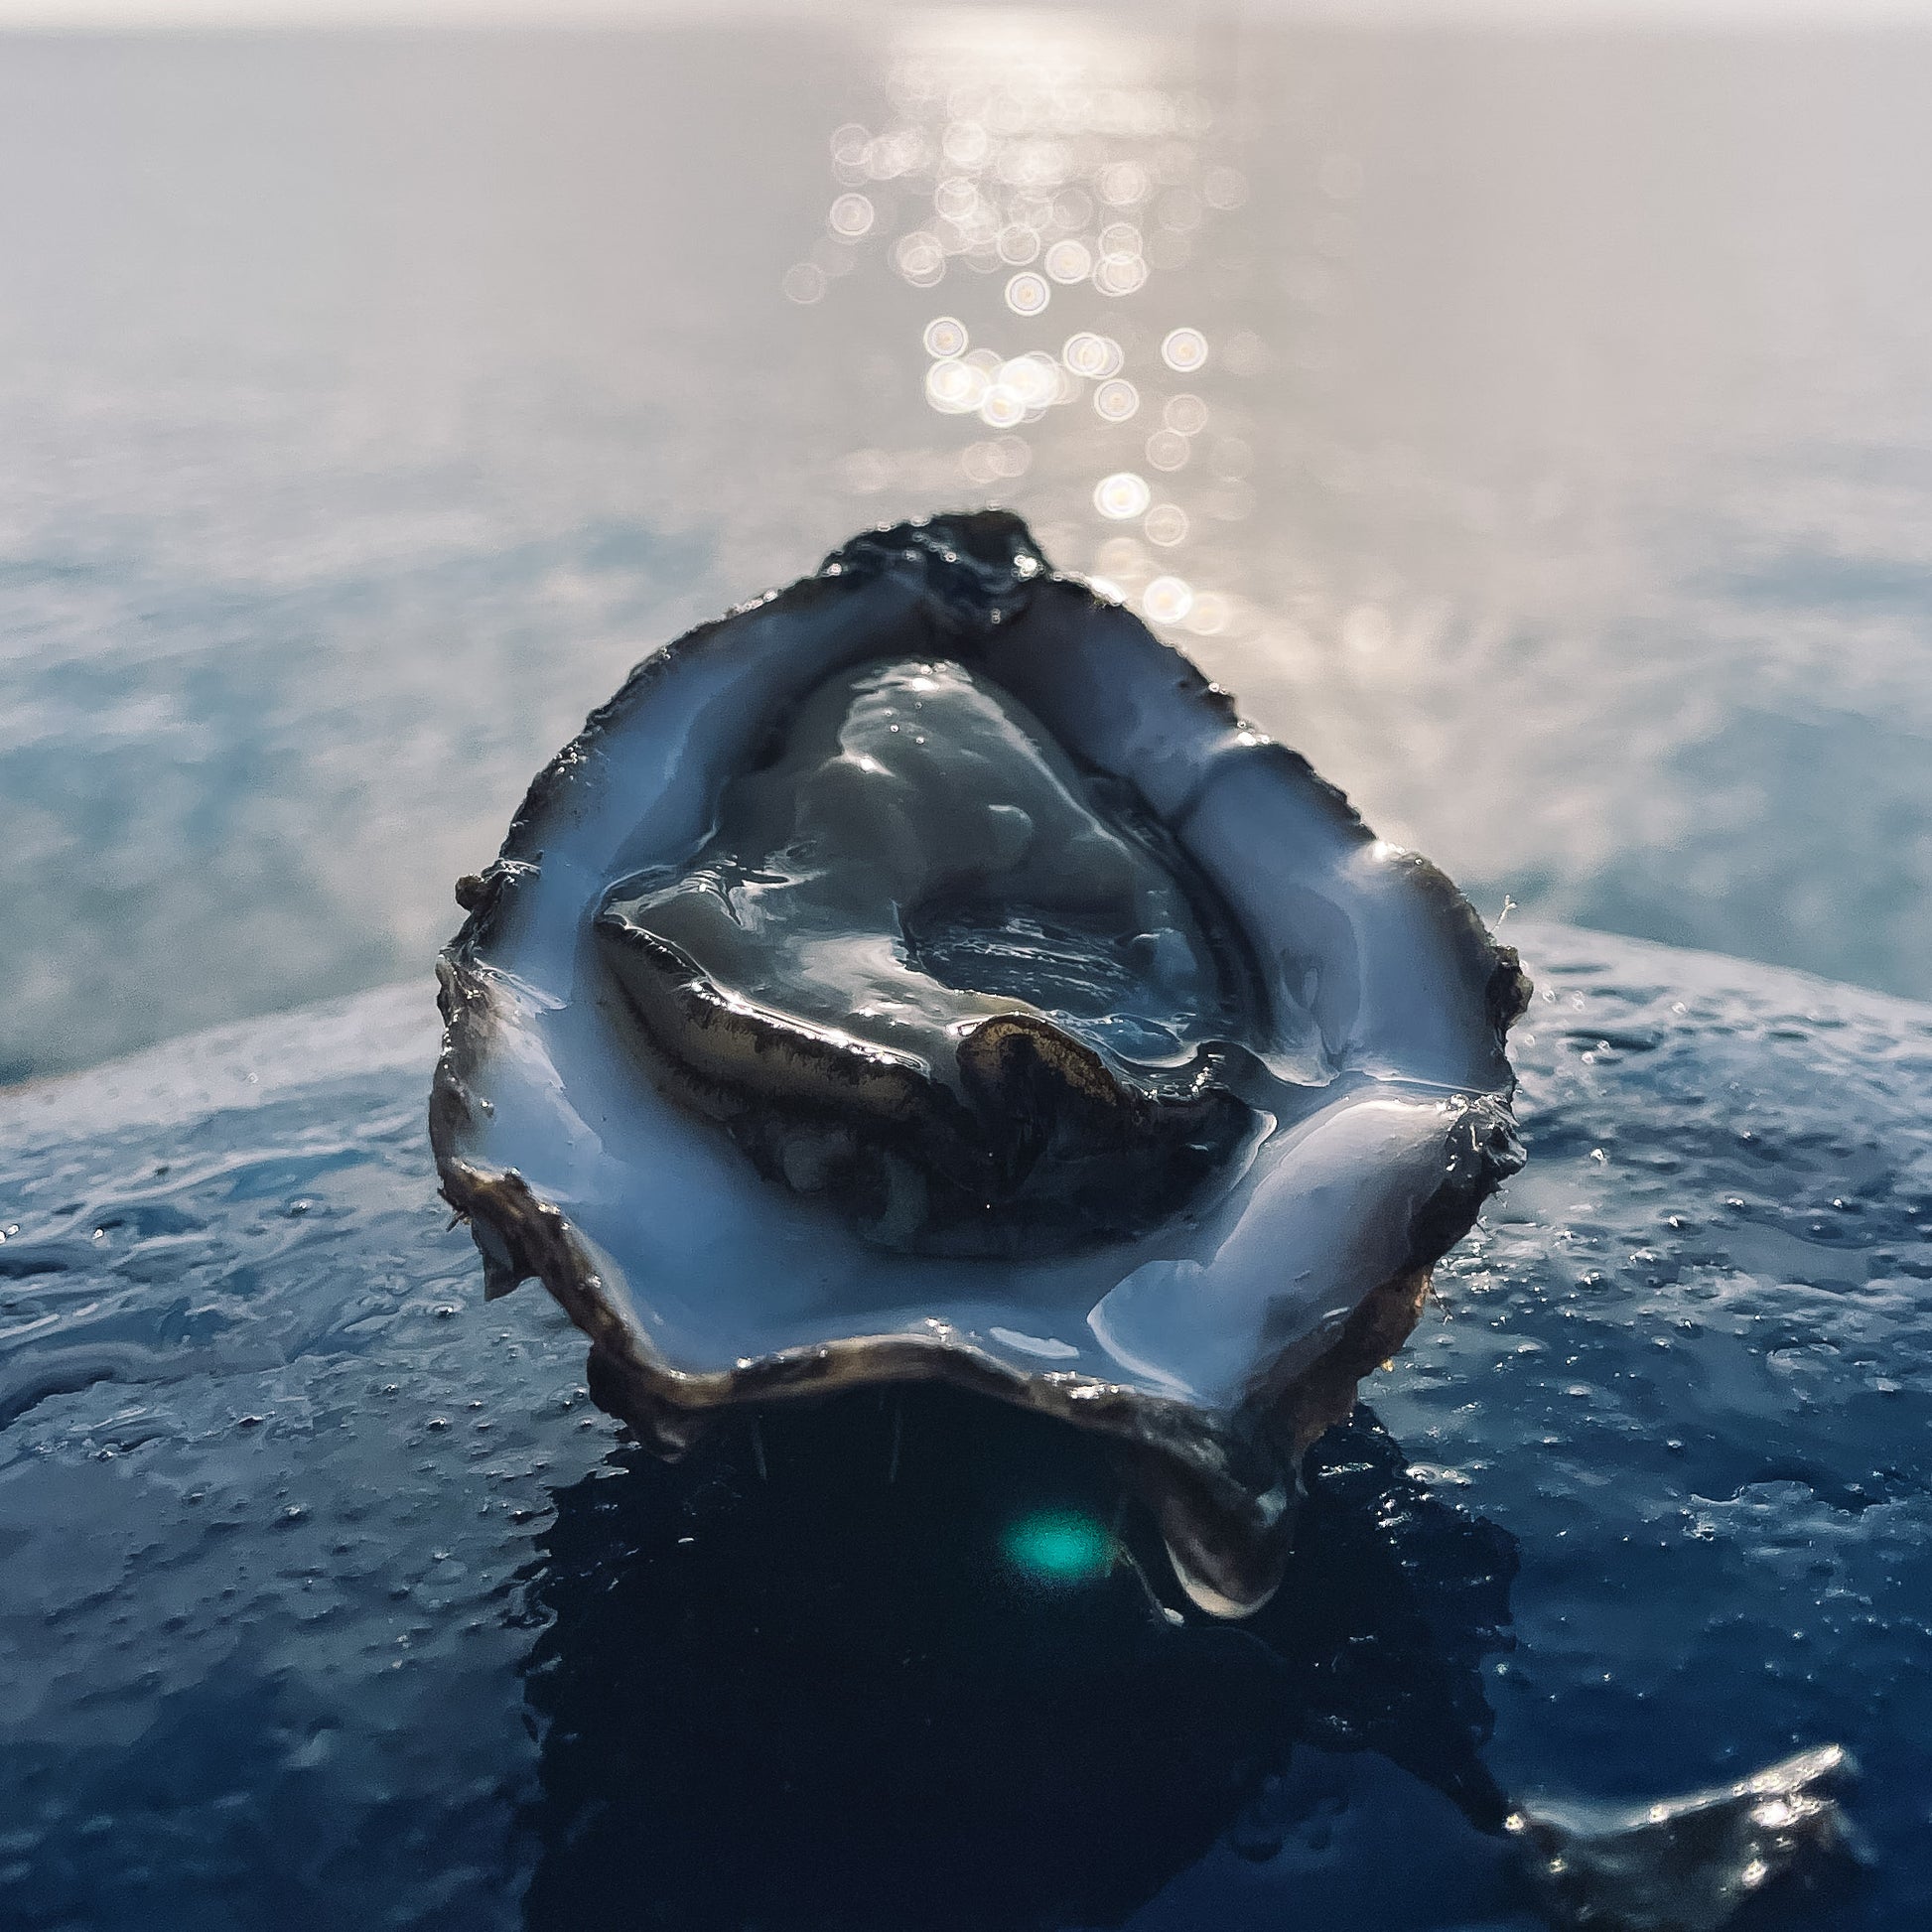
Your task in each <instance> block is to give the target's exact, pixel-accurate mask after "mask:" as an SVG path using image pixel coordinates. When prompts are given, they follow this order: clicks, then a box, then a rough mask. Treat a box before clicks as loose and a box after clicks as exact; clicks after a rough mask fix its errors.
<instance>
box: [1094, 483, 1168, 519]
mask: <svg viewBox="0 0 1932 1932" xmlns="http://www.w3.org/2000/svg"><path fill="white" fill-rule="evenodd" d="M1153 500H1154V491H1153V490H1152V489H1150V488H1149V487H1148V482H1147V479H1146V478H1145V477H1139V476H1136V475H1135V474H1134V472H1133V471H1132V470H1119V471H1116V472H1115V473H1114V475H1113V476H1111V477H1102V478H1101V480H1100V481H1099V482H1098V483H1095V484H1094V486H1093V506H1094V508H1095V509H1097V510H1098V511H1099V512H1100V514H1101V515H1102V516H1105V517H1110V518H1111V519H1112V520H1113V521H1114V522H1116V523H1125V522H1127V521H1128V520H1129V519H1130V518H1132V517H1136V516H1145V515H1146V514H1147V509H1148V505H1149V504H1150V503H1151V502H1152V501H1153Z"/></svg>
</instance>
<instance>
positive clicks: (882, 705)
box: [431, 511, 1528, 1614]
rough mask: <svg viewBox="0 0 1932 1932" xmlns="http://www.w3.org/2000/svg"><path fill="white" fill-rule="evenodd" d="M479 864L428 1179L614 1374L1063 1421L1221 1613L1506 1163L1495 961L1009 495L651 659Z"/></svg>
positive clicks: (1269, 1563)
mask: <svg viewBox="0 0 1932 1932" xmlns="http://www.w3.org/2000/svg"><path fill="white" fill-rule="evenodd" d="M458 896H459V898H460V899H461V900H462V902H463V903H464V904H465V906H466V907H467V908H468V910H469V914H470V916H469V919H468V921H467V923H466V924H465V925H464V928H463V930H462V931H461V932H460V933H459V934H458V936H457V938H456V939H455V940H454V941H453V942H452V944H451V946H450V947H449V948H448V950H447V951H446V952H445V954H444V957H443V960H442V963H441V967H440V972H441V978H442V989H443V990H442V1005H443V1012H444V1018H445V1022H446V1027H447V1032H446V1037H445V1046H444V1052H443V1056H442V1059H441V1062H440V1064H439V1067H438V1071H437V1076H436V1085H435V1091H434V1095H433V1097H432V1102H431V1137H432V1140H433V1142H434V1145H435V1149H436V1155H437V1161H438V1165H439V1168H440V1170H441V1173H442V1176H443V1184H444V1191H445V1193H446V1194H447V1195H448V1197H449V1199H450V1201H451V1202H452V1204H453V1205H454V1206H455V1207H456V1208H457V1209H458V1210H459V1211H461V1212H462V1213H464V1214H465V1215H467V1216H468V1217H469V1220H470V1224H471V1227H472V1230H473V1232H474V1234H475V1236H476V1240H477V1244H478V1246H479V1248H480V1249H481V1250H482V1253H483V1262H484V1272H485V1280H486V1285H487V1289H488V1292H489V1293H490V1294H492V1295H493V1294H498V1293H502V1292H505V1291H506V1290H508V1289H509V1288H511V1287H513V1286H514V1285H515V1284H516V1283H517V1282H518V1281H520V1280H522V1279H524V1278H526V1277H529V1276H533V1275H534V1276H537V1277H540V1278H541V1279H542V1281H543V1282H544V1284H545V1285H546V1287H548V1288H549V1289H550V1291H551V1292H552V1293H553V1294H554V1295H555V1296H556V1297H557V1298H558V1300H559V1301H560V1302H561V1303H562V1304H563V1306H564V1307H565V1308H566V1310H568V1311H569V1312H570V1314H571V1316H572V1318H573V1319H574V1320H576V1321H577V1323H578V1324H579V1325H580V1326H581V1327H583V1328H584V1329H585V1330H586V1332H587V1333H588V1334H589V1335H590V1337H591V1340H592V1350H591V1375H592V1389H593V1393H594V1394H595V1395H596V1396H597V1398H598V1400H599V1401H600V1402H601V1403H603V1404H604V1406H606V1407H607V1408H610V1409H612V1410H614V1411H615V1412H617V1413H619V1414H621V1415H623V1416H624V1417H626V1418H627V1419H628V1420H630V1421H631V1422H632V1423H633V1424H634V1425H635V1426H636V1427H637V1428H638V1429H639V1430H640V1431H641V1432H642V1433H643V1434H644V1435H645V1436H646V1438H647V1439H648V1440H650V1441H651V1442H653V1443H654V1444H655V1445H656V1446H657V1447H659V1448H660V1449H664V1450H666V1451H674V1450H675V1449H678V1448H679V1447H681V1446H682V1445H683V1444H685V1443H686V1442H688V1441H689V1440H690V1438H691V1436H692V1434H693V1433H694V1431H695V1430H696V1429H697V1428H698V1427H700V1426H701V1425H702V1423H703V1422H704V1420H705V1419H706V1417H707V1416H709V1415H710V1414H712V1413H714V1412H716V1411H718V1410H719V1409H721V1408H724V1407H726V1406H728V1405H731V1404H736V1403H746V1402H759V1401H764V1400H768V1399H774V1398H778V1397H789V1396H800V1395H809V1394H812V1393H814V1392H820V1391H825V1390H829V1389H832V1388H835V1387H839V1386H846V1385H851V1384H854V1383H862V1382H881V1383H883V1382H891V1381H896V1380H908V1379H922V1378H939V1379H944V1380H948V1381H951V1382H954V1383H957V1384H960V1385H962V1386H965V1387H968V1388H973V1389H978V1390H982V1391H984V1392H986V1393H988V1394H992V1395H995V1396H999V1397H1002V1398H1004V1399H1006V1400H1009V1401H1013V1402H1018V1403H1023V1404H1026V1405H1029V1406H1031V1407H1035V1408H1037V1409H1041V1410H1044V1411H1046V1412H1048V1413H1051V1414H1054V1415H1058V1416H1060V1417H1063V1418H1065V1419H1066V1420H1068V1421H1072V1422H1075V1423H1079V1424H1081V1425H1084V1426H1086V1427H1089V1428H1092V1429H1096V1430H1100V1431H1102V1432H1105V1433H1106V1434H1107V1435H1109V1436H1110V1437H1111V1438H1113V1439H1114V1441H1115V1442H1116V1444H1117V1446H1118V1449H1119V1452H1120V1460H1121V1463H1122V1467H1123V1470H1124V1471H1125V1473H1126V1474H1127V1476H1128V1478H1129V1480H1130V1482H1131V1483H1132V1484H1133V1485H1134V1486H1135V1487H1136V1488H1137V1489H1138V1491H1139V1493H1140V1494H1141V1495H1142V1496H1143V1497H1144V1499H1145V1500H1146V1501H1147V1502H1148V1503H1149V1504H1150V1505H1151V1506H1152V1508H1153V1509H1154V1511H1155V1513H1156V1515H1157V1517H1158V1518H1159V1521H1160V1523H1161V1527H1162V1530H1163V1533H1164V1534H1165V1536H1166V1538H1167V1542H1168V1546H1169V1549H1170V1551H1171V1553H1172V1554H1173V1559H1174V1565H1175V1569H1176V1572H1177V1574H1178V1575H1179V1577H1180V1579H1181V1581H1182V1583H1183V1584H1184V1586H1185V1587H1186V1588H1187V1589H1188V1591H1189V1593H1190V1594H1191V1595H1192V1596H1193V1597H1194V1599H1195V1600H1196V1601H1197V1602H1199V1603H1201V1604H1202V1605H1203V1606H1204V1607H1206V1608H1208V1609H1211V1610H1213V1611H1215V1612H1217V1613H1220V1614H1239V1613H1242V1612H1244V1611H1247V1610H1250V1609H1252V1608H1254V1607H1256V1606H1257V1605H1258V1604H1259V1603H1261V1602H1263V1601H1265V1600H1266V1598H1267V1596H1268V1594H1269V1593H1270V1591H1271V1590H1272V1589H1273V1587H1274V1586H1275V1583H1276V1581H1277V1580H1278V1579H1279V1576H1280V1573H1281V1567H1282V1563H1283V1560H1284V1558H1285V1554H1286V1550H1287V1543H1288V1538H1289V1535H1290V1531H1291V1528H1292V1521H1293V1496H1294V1492H1295V1482H1294V1475H1293V1471H1294V1468H1295V1466H1296V1464H1297V1462H1298V1461H1299V1458H1300V1454H1301V1451H1302V1450H1303V1449H1306V1447H1307V1445H1308V1443H1309V1442H1310V1441H1311V1440H1312V1438H1313V1436H1314V1435H1315V1434H1317V1433H1318V1432H1319V1430H1320V1429H1322V1428H1323V1427H1325V1426H1326V1425H1327V1424H1328V1423H1329V1422H1330V1421H1333V1420H1335V1419H1336V1418H1338V1417H1339V1416H1340V1415H1342V1414H1345V1413H1346V1411H1347V1409H1348V1407H1349V1406H1350V1404H1351V1403H1352V1401H1353V1398H1354V1390H1355V1385H1356V1383H1357V1381H1358V1380H1359V1379H1360V1377H1361V1376H1362V1375H1363V1374H1365V1373H1366V1372H1367V1371H1368V1370H1369V1369H1371V1368H1373V1367H1374V1366H1376V1365H1377V1364H1378V1363H1380V1362H1382V1361H1383V1360H1385V1359H1386V1358H1387V1357H1388V1356H1389V1355H1390V1354H1392V1353H1393V1352H1394V1350H1395V1349H1396V1348H1397V1347H1398V1346H1400V1344H1401V1342H1402V1340H1403V1339H1404V1338H1405V1336H1406V1335H1407V1333H1408V1331H1409V1329H1410V1328H1411V1327H1412V1326H1413V1324H1414V1322H1415V1319H1416V1316H1417V1313H1418V1311H1419V1310H1420V1307H1421V1302H1422V1297H1423V1294H1424V1292H1425V1290H1426V1287H1427V1282H1428V1274H1429V1269H1430V1268H1431V1266H1432V1265H1433V1264H1434V1262H1435V1261H1436V1260H1437V1259H1438V1258H1439V1257H1440V1256H1441V1255H1442V1254H1443V1253H1444V1252H1445V1251H1446V1250H1447V1249H1448V1248H1449V1246H1450V1245H1451V1244H1452V1243H1453V1242H1454V1241H1455V1240H1457V1239H1458V1238H1459V1237H1460V1236H1461V1235H1462V1234H1463V1233H1464V1232H1466V1230H1467V1229H1468V1227H1469V1225H1470V1224H1471V1223H1472V1221H1473V1219H1474V1217H1475V1214H1476V1212H1477V1210H1478V1208H1479V1207H1480V1205H1481V1203H1482V1201H1483V1200H1484V1198H1485V1197H1486V1196H1487V1195H1488V1194H1489V1192H1490V1191H1491V1190H1492V1189H1493V1188H1494V1187H1495V1186H1496V1184H1497V1183H1498V1181H1499V1180H1500V1179H1501V1178H1502V1177H1504V1176H1505V1175H1506V1174H1508V1173H1511V1172H1513V1171H1514V1169H1515V1168H1516V1167H1517V1166H1518V1165H1520V1160H1521V1156H1520V1153H1519V1152H1518V1149H1517V1146H1516V1142H1515V1138H1514V1134H1513V1131H1512V1126H1511V1120H1510V1113H1509V1099H1510V1094H1511V1091H1512V1086H1513V1082H1512V1076H1511V1073H1510V1069H1509V1064H1508V1061H1507V1059H1506V1057H1505V1054H1504V1035H1505V1034H1506V1032H1507V1029H1508V1027H1509V1024H1510V1022H1511V1021H1512V1020H1513V1019H1514V1018H1515V1017H1516V1015H1517V1014H1518V1013H1519V1012H1520V1011H1521V1009H1522V1005H1523V1003H1524V1001H1525V1000H1526V998H1527V997H1528V983H1527V981H1526V980H1525V979H1524V977H1523V975H1522V972H1521V970H1520V967H1519V965H1518V962H1517V959H1516V956H1515V954H1514V952H1513V951H1511V950H1510V949H1509V948H1507V947H1500V946H1497V945H1495V944H1494V943H1493V942H1492V941H1491V940H1490V938H1489V936H1488V934H1487V933H1486V932H1485V931H1484V929H1483V927H1482V924H1481V922H1480V920H1479V919H1478V918H1477V917H1476V915H1475V913H1474V912H1473V910H1472V909H1471V908H1470V906H1469V905H1468V903H1467V901H1466V900H1464V899H1463V898H1462V897H1461V896H1460V895H1459V894H1458V893H1457V892H1456V891H1455V889H1454V888H1453V887H1452V886H1451V885H1450V884H1449V881H1448V880H1447V879H1446V878H1445V877H1444V876H1443V875H1442V874H1441V873H1440V872H1438V871H1436V869H1435V868H1434V867H1432V866H1430V865H1429V864H1428V862H1427V861H1425V860H1423V859H1420V858H1418V857H1416V856H1415V855H1414V854H1411V853H1408V852H1404V851H1401V850H1398V849H1396V848H1393V847H1390V846H1387V845H1384V844H1382V843H1380V842H1379V841H1377V840H1376V839H1375V838H1374V837H1373V835H1372V834H1371V833H1370V832H1369V831H1368V830H1367V829H1366V828H1365V827H1364V826H1363V825H1362V823H1361V821H1360V819H1359V818H1358V817H1357V816H1356V814H1355V813H1354V812H1353V811H1352V810H1351V809H1350V807H1349V806H1348V804H1347V802H1346V800H1345V799H1344V798H1343V797H1342V796H1341V794H1340V793H1339V792H1337V791H1335V790H1334V789H1333V788H1332V787H1331V786H1329V785H1327V784H1325V783H1323V782H1322V781H1321V780H1320V779H1319V778H1317V777H1316V776H1315V775H1314V773H1313V772H1312V771H1311V769H1310V767H1309V765H1308V764H1307V762H1306V761H1305V760H1303V759H1300V758H1298V757H1296V756H1295V755H1294V754H1293V753H1291V752H1288V751H1286V750H1284V749H1283V748H1282V747H1280V746H1278V745H1275V744H1273V743H1271V742H1270V741H1268V740H1267V739H1265V738H1264V737H1262V736H1261V735H1260V734H1259V733H1257V732H1255V731H1253V730H1252V729H1250V728H1249V727H1247V726H1245V725H1243V724H1242V723H1241V721H1240V720H1239V718H1238V717H1237V716H1236V715H1235V712H1234V710H1233V708H1232V705H1231V704H1230V702H1229V700H1228V699H1227V697H1226V695H1225V694H1224V693H1222V692H1221V691H1219V690H1218V689H1217V688H1215V687H1214V686H1212V685H1210V684H1208V683H1207V682H1206V681H1205V680H1204V679H1203V678H1202V677H1201V676H1200V675H1199V673H1198V672H1196V671H1195V670H1194V669H1193V667H1192V666H1191V665H1190V664H1188V663H1187V661H1186V660H1185V659H1184V658H1183V657H1181V656H1180V655H1179V654H1178V653H1177V652H1175V651H1173V650H1172V649H1171V648H1169V647H1168V646H1167V645H1165V644H1163V643H1161V642H1160V641H1159V640H1158V639H1156V638H1155V637H1154V636H1153V635H1152V634H1151V633H1150V632H1149V631H1148V630H1147V629H1146V628H1145V627H1144V626H1143V625H1142V624H1141V623H1140V622H1139V621H1136V620H1135V619H1134V618H1133V617H1131V616H1130V615H1128V614H1127V613H1126V612H1125V611H1123V610H1121V609H1120V608H1118V607H1117V606H1115V605H1113V604H1111V603H1109V602H1107V601H1105V600H1104V599H1101V598H1099V597H1097V596H1096V595H1095V594H1094V593H1093V592H1092V591H1091V590H1090V589H1088V588H1087V587H1086V586H1085V585H1083V584H1081V583H1079V582H1077V581H1075V580H1071V579H1066V578H1061V577H1057V576H1055V575H1053V574H1052V573H1051V572H1050V571H1049V570H1048V569H1047V567H1046V565H1045V562H1044V560H1043V559H1042V557H1041V556H1040V553H1039V551H1038V549H1037V548H1036V546H1035V544H1034V542H1033V540H1032V538H1031V536H1030V535H1029V533H1028V532H1027V529H1026V527H1025V525H1024V524H1022V523H1021V522H1020V521H1019V520H1018V519H1017V518H1014V517H1012V516H1008V515H1006V514H1004V513H1002V512H997V511H986V512H980V513H976V514H972V515H960V516H947V517H939V518H934V519H932V520H930V521H928V522H921V523H915V524H904V525H899V526H897V527H895V528H893V529H887V530H880V531H876V532H873V533H870V534H868V535H865V536H861V537H859V538H856V539H855V540H854V541H853V542H851V543H849V544H847V545H846V546H845V547H844V548H843V549H842V550H840V551H838V552H837V553H835V554H834V555H833V556H832V557H831V558H829V559H828V560H827V561H826V563H825V565H824V566H823V567H822V568H821V569H820V571H819V572H818V573H817V575H815V576H813V577H810V578H807V579H804V580H802V581H801V582H800V583H798V584H795V585H793V586H792V587H791V588H790V589H789V590H787V591H784V592H782V593H778V594H774V595H772V596H768V597H766V598H764V599H762V600H759V602H756V603H754V604H750V605H747V606H745V607H744V608H742V609H741V610H739V611H736V612H734V613H732V614H731V615H730V616H728V617H726V618H725V619H723V620H721V621H719V622H716V623H713V624H709V625H706V626H703V627H701V628H700V629H698V630H695V631H693V632H691V633H690V634H689V635H688V636H686V637H684V638H682V639H680V640H679V641H678V642H676V643H674V644H672V645H670V646H668V647H667V648H665V649H663V650H661V651H659V652H657V653H656V654H655V655H653V656H651V657H649V658H647V659H646V660H645V661H644V662H643V663H642V664H640V665H639V666H638V667H637V669H636V670H635V671H634V672H633V673H632V674H631V676H630V678H629V680H628V681H627V682H626V683H625V684H624V686H623V688H622V689H621V691H620V692H619V693H618V695H617V696H616V697H615V698H613V699H612V700H611V701H610V703H608V704H607V705H605V706H604V707H603V708H602V709H600V710H599V711H597V712H596V713H594V714H593V715H592V717H591V719H590V721H589V723H588V724H587V725H586V727H585V730H584V732H583V734H582V735H581V736H580V737H579V738H578V739H577V740H576V742H575V743H574V744H572V745H571V746H570V747H569V748H568V749H567V750H565V751H564V752H563V753H562V754H561V755H560V756H559V757H558V758H557V759H556V760H555V761H554V762H553V763H552V764H551V765H550V766H549V767H548V768H547V769H546V770H545V771H544V772H543V773H542V774H541V775H540V776H539V777H538V778H537V780H536V782H535V783H534V784H533V785H532V787H531V789H530V793H529V796H528V797H527V798H526V800H525V801H524V804H523V807H522V809H521V810H520V811H519V812H518V814H517V816H516V818H515V820H514V822H513V823H512V825H511V827H510V832H509V836H508V838H507V839H506V841H505V843H504V846H503V849H502V853H501V855H500V857H499V858H498V859H497V861H496V862H495V864H494V865H492V866H491V867H490V869H489V870H488V871H487V872H486V873H485V874H483V876H482V877H481V878H475V879H468V880H465V881H463V882H462V883H461V885H460V886H459V889H458Z"/></svg>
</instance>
